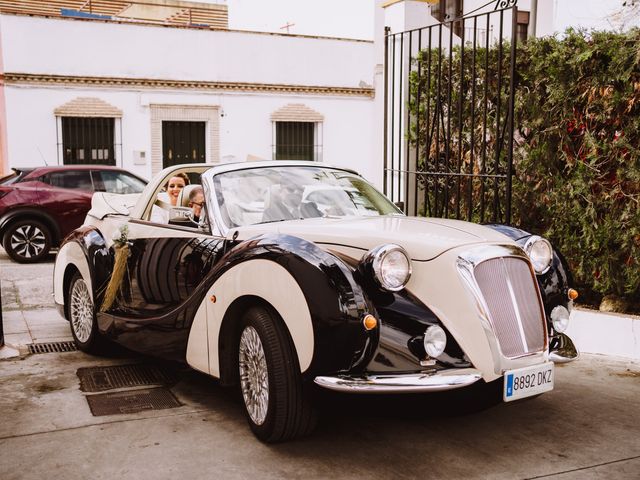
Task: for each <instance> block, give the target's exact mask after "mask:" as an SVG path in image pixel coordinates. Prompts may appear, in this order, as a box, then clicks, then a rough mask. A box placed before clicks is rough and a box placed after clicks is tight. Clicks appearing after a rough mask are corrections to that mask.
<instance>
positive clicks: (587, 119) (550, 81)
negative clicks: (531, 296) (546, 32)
mask: <svg viewBox="0 0 640 480" xmlns="http://www.w3.org/2000/svg"><path fill="white" fill-rule="evenodd" d="M508 51H509V47H508V46H507V47H505V52H508ZM460 54H461V51H460V48H455V49H454V52H453V54H452V56H451V57H450V58H447V56H446V55H443V56H440V54H439V53H438V52H437V51H436V50H432V51H431V52H429V51H427V50H423V51H421V52H420V54H419V55H418V57H417V58H414V59H413V65H414V71H413V72H412V73H411V78H410V86H411V95H410V99H411V100H410V101H409V105H408V108H409V110H410V112H411V113H412V117H411V118H412V122H411V128H410V132H409V134H408V140H409V141H410V142H411V144H412V145H413V147H414V149H416V150H417V151H418V152H420V158H419V161H418V165H417V168H418V170H423V171H425V170H431V169H433V168H434V165H429V162H433V159H434V158H435V157H436V155H435V154H434V153H436V151H437V150H439V151H443V150H444V149H445V148H447V146H448V148H450V151H452V152H459V154H457V155H458V157H459V158H461V159H462V160H461V161H462V163H463V164H462V167H461V169H462V171H463V172H471V171H473V172H478V171H479V170H481V171H483V172H484V170H483V169H484V168H485V167H484V166H479V165H478V159H479V158H481V156H482V154H483V150H482V148H480V146H479V142H478V141H477V139H478V138H485V144H486V145H485V146H484V147H483V148H484V149H485V150H487V149H488V151H487V152H486V153H487V156H488V157H489V158H493V156H494V153H493V152H499V151H500V150H499V148H497V145H498V144H499V143H500V138H501V134H500V133H498V132H497V131H496V129H495V128H493V129H492V128H489V129H488V131H487V132H484V133H483V132H482V130H481V129H482V125H479V124H478V123H477V122H472V121H470V120H469V119H470V118H472V116H471V115H470V113H472V112H474V111H475V112H476V114H477V112H479V111H482V110H481V109H483V108H484V105H485V103H486V104H488V105H489V108H488V111H487V118H488V125H494V124H495V123H496V116H497V109H496V106H497V105H498V102H499V103H500V112H502V113H501V118H503V117H502V115H504V112H506V111H507V106H508V105H507V95H506V89H508V79H507V78H506V76H507V73H508V58H503V66H502V71H503V84H502V86H501V88H502V90H501V95H497V85H496V78H495V77H496V76H497V75H496V73H495V67H493V71H491V70H490V72H489V74H488V75H486V72H484V67H483V64H484V61H485V58H486V56H487V55H488V56H489V62H488V65H489V66H490V68H491V65H497V64H498V62H497V58H498V55H497V52H496V49H493V48H490V49H489V50H488V51H487V50H485V49H478V50H477V51H476V59H477V61H476V63H475V65H476V75H477V77H476V78H488V79H489V80H488V82H487V83H486V84H487V85H488V87H487V90H486V91H483V90H484V85H483V86H482V88H480V87H479V86H477V87H476V91H475V98H476V104H475V105H471V102H470V98H471V95H470V94H469V93H468V92H469V91H470V89H471V86H472V85H473V83H472V81H471V80H470V79H472V78H473V73H472V71H471V68H472V66H471V65H472V62H471V61H470V60H469V58H470V57H469V56H470V55H471V54H470V53H469V49H466V50H465V53H464V54H465V62H464V65H463V68H462V72H461V73H459V72H460ZM504 57H508V53H507V55H504ZM438 62H441V65H440V67H441V69H440V70H439V71H440V72H442V73H441V75H442V78H441V85H440V86H441V88H442V90H443V91H445V90H447V91H448V87H449V85H451V91H452V92H453V95H452V98H451V100H450V101H449V99H448V98H446V97H445V96H442V97H441V102H442V103H443V105H444V111H445V112H446V111H449V112H450V114H449V115H450V117H451V118H452V119H459V118H462V119H464V120H463V125H462V128H461V129H458V128H454V129H453V131H452V134H451V138H450V139H449V142H448V144H447V143H446V142H444V141H440V143H437V144H436V143H429V144H427V142H426V140H425V139H426V138H428V131H427V130H426V127H425V123H426V121H425V119H426V118H429V116H430V115H433V111H434V110H433V105H434V103H435V101H434V98H435V96H436V90H435V87H434V84H433V83H431V84H428V83H426V82H427V80H426V79H427V78H428V76H429V75H428V65H430V66H431V68H432V75H433V72H435V71H436V70H435V67H434V66H433V65H434V64H436V63H438ZM449 62H451V64H452V68H451V70H449V68H448V63H449ZM516 62H517V65H516V72H517V77H516V84H517V90H516V104H515V126H516V134H515V137H516V146H515V150H514V165H515V177H514V183H513V219H512V223H513V224H515V225H518V226H521V227H522V228H524V229H526V230H529V231H532V232H535V233H539V234H542V235H545V236H546V237H547V238H549V239H550V240H551V241H552V242H553V243H554V244H555V245H556V247H557V248H558V249H559V250H560V251H561V252H562V253H563V254H564V256H565V257H566V259H567V260H568V262H569V264H570V267H571V270H572V273H573V275H574V279H575V281H576V282H577V285H578V287H580V288H581V290H582V293H586V298H587V299H590V300H591V301H593V302H595V301H597V300H598V299H599V298H600V297H602V296H604V295H608V294H613V295H617V296H621V297H625V298H627V299H628V300H630V301H631V302H632V303H631V309H632V310H636V311H637V310H640V30H638V29H635V30H632V31H630V32H628V33H625V34H621V33H611V32H585V31H575V30H568V31H567V32H565V34H564V35H562V37H547V38H541V39H532V40H529V41H528V42H526V43H525V44H521V45H518V51H517V56H516ZM418 70H419V71H420V73H419V74H418ZM449 71H451V72H452V73H451V76H450V78H449V74H448V72H449ZM485 76H486V77H485ZM461 81H462V82H463V83H462V88H460V82H461ZM418 90H420V91H421V92H423V95H422V96H419V95H417V93H418ZM460 91H461V92H466V93H465V94H464V95H465V97H464V98H463V99H462V102H459V99H458V92H460ZM424 92H430V95H427V94H424ZM485 96H486V100H487V101H486V102H485ZM418 99H419V101H418ZM428 99H430V100H428ZM428 102H430V103H428ZM430 105H431V106H430ZM460 107H462V112H458V109H459V108H460ZM418 117H419V118H421V119H423V120H422V122H420V121H417V119H418ZM444 121H445V120H444V119H443V120H442V122H444ZM498 123H500V120H498ZM443 125H444V123H443ZM456 125H457V124H456ZM472 138H476V140H475V141H472V140H471V139H472ZM502 141H504V140H502ZM427 145H430V147H429V148H430V155H429V156H428V157H427V155H426V154H425V152H426V151H427V149H428V148H427ZM435 145H437V150H436V146H435ZM471 145H473V149H472V148H471ZM496 155H497V156H498V157H500V158H499V164H500V165H504V164H505V162H506V156H505V155H504V154H503V153H498V154H496ZM436 166H437V165H436ZM486 168H487V169H488V170H487V172H486V173H500V169H499V168H497V167H492V166H491V165H487V167H486ZM492 169H493V170H492ZM420 181H421V182H422V184H423V186H424V185H427V186H428V184H427V183H426V182H427V181H426V180H422V179H421V180H420ZM428 181H432V180H428ZM432 182H443V180H435V181H432ZM458 182H459V181H458ZM465 182H466V181H465ZM444 186H446V185H444ZM486 186H487V185H485V184H484V183H483V182H479V183H473V182H468V183H463V185H462V191H466V189H467V188H468V190H469V191H473V192H474V200H473V202H472V203H471V204H467V205H464V207H463V212H465V211H467V207H468V212H469V215H470V216H467V217H468V218H470V219H471V220H474V221H484V219H485V217H484V214H483V211H482V210H481V209H478V208H477V205H478V204H481V203H482V204H484V203H485V198H484V196H485V187H486ZM489 187H490V186H489ZM457 188H459V187H457ZM448 191H449V190H447V192H448ZM479 198H480V200H479ZM425 199H426V200H425V202H426V203H425V206H427V205H428V204H429V202H430V201H431V202H432V201H433V199H432V198H429V195H427V196H426V197H425ZM448 201H450V202H452V201H453V199H448ZM462 202H464V199H462ZM583 298H584V297H583Z"/></svg>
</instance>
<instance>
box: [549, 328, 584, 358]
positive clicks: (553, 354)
mask: <svg viewBox="0 0 640 480" xmlns="http://www.w3.org/2000/svg"><path fill="white" fill-rule="evenodd" d="M579 356H580V352H579V351H578V349H577V348H576V346H575V345H574V344H573V341H572V340H571V339H570V338H569V337H568V336H567V335H565V334H564V333H556V334H555V335H554V336H553V337H551V338H550V339H549V360H551V361H552V362H554V363H567V362H571V361H573V360H576V359H577V358H578V357H579Z"/></svg>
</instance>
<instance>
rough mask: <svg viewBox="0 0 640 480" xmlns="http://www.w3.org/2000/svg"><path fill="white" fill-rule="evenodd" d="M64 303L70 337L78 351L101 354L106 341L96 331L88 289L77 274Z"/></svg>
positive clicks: (94, 315) (94, 316)
mask: <svg viewBox="0 0 640 480" xmlns="http://www.w3.org/2000/svg"><path fill="white" fill-rule="evenodd" d="M66 302H67V305H68V307H67V308H68V315H69V324H70V326H71V335H72V336H73V341H74V343H75V344H76V347H78V350H82V351H83V352H86V353H92V354H99V353H102V352H103V351H104V349H105V343H106V340H105V338H104V336H103V335H102V334H101V333H100V331H99V330H98V323H97V320H96V314H95V308H94V306H93V300H92V299H91V292H89V287H88V285H87V284H86V282H85V281H84V279H83V278H82V276H81V275H80V274H79V273H77V272H76V274H75V275H74V276H73V277H72V278H71V282H70V283H69V293H68V294H67V298H66Z"/></svg>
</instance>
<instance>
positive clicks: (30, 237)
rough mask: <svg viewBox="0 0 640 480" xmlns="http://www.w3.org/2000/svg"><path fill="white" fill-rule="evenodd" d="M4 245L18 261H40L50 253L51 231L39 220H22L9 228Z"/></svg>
mask: <svg viewBox="0 0 640 480" xmlns="http://www.w3.org/2000/svg"><path fill="white" fill-rule="evenodd" d="M2 246H3V247H4V249H5V250H6V252H7V254H8V255H9V256H10V257H11V258H12V259H13V260H15V261H16V262H19V263H34V262H38V261H40V260H42V259H43V258H44V257H45V256H46V255H47V254H48V253H49V250H50V248H51V232H50V231H49V228H47V226H46V225H44V224H43V223H41V222H39V221H37V220H20V221H18V222H15V223H14V224H13V225H11V226H10V227H9V228H8V229H7V232H6V233H5V235H4V238H3V240H2Z"/></svg>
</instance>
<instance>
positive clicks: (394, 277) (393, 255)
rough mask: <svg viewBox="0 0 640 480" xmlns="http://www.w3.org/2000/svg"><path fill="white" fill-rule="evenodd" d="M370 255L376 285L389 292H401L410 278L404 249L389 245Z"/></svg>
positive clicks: (374, 250)
mask: <svg viewBox="0 0 640 480" xmlns="http://www.w3.org/2000/svg"><path fill="white" fill-rule="evenodd" d="M370 255H371V256H372V257H373V261H372V263H371V266H372V269H373V275H374V278H375V279H376V282H378V285H380V286H381V287H382V288H384V289H385V290H389V291H391V292H397V291H399V290H402V289H403V288H404V286H405V285H406V284H407V282H408V281H409V278H410V277H411V262H410V261H409V255H408V254H407V252H406V251H405V249H404V248H402V247H401V246H399V245H395V244H392V243H390V244H387V245H382V246H380V247H377V248H375V249H373V250H372V251H371V252H370Z"/></svg>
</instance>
